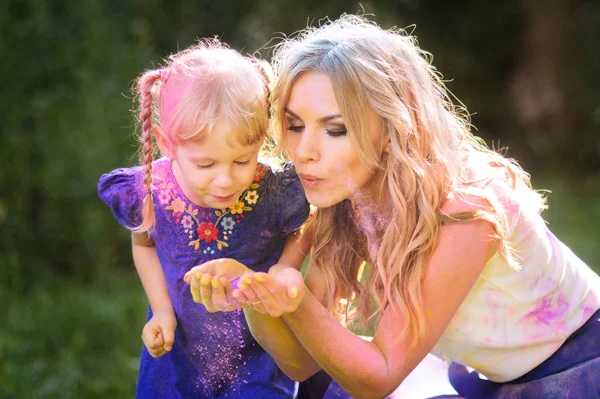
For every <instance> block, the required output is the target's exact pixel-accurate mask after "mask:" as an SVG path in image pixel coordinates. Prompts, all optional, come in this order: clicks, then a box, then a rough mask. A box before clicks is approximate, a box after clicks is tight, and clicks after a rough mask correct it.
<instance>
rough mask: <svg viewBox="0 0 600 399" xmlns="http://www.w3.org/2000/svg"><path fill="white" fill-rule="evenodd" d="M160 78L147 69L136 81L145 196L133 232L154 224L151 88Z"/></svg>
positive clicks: (152, 101)
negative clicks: (138, 224)
mask: <svg viewBox="0 0 600 399" xmlns="http://www.w3.org/2000/svg"><path fill="white" fill-rule="evenodd" d="M159 78H160V72H159V71H149V72H146V73H145V74H144V75H142V76H141V77H140V79H139V81H138V90H139V98H140V116H139V118H140V122H141V124H142V128H141V137H140V139H141V140H140V141H141V143H142V148H141V153H140V162H141V163H142V164H143V165H144V167H145V173H144V187H145V189H146V196H145V198H144V204H143V207H142V224H141V225H140V226H139V227H137V228H136V229H135V230H134V231H135V232H140V233H141V232H149V231H150V230H151V229H152V227H153V226H154V222H155V218H154V202H153V200H152V162H153V161H154V156H153V152H154V149H153V145H152V128H153V126H154V124H153V112H152V110H153V107H154V94H153V88H154V84H155V83H156V80H157V79H159Z"/></svg>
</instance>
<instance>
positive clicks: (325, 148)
mask: <svg viewBox="0 0 600 399" xmlns="http://www.w3.org/2000/svg"><path fill="white" fill-rule="evenodd" d="M285 111H286V118H287V123H286V128H287V132H286V138H287V148H286V149H287V150H288V151H289V153H290V155H291V157H292V161H293V162H294V165H295V166H296V171H297V172H298V175H299V176H300V179H301V181H302V185H303V186H304V190H305V192H306V197H307V199H308V202H310V203H311V204H312V205H315V206H317V207H329V206H332V205H335V204H337V203H339V202H341V201H343V200H345V199H351V200H359V199H365V198H366V199H374V198H375V197H374V195H375V192H376V191H377V188H378V187H379V184H380V181H381V179H378V178H377V176H375V172H374V171H372V170H370V169H369V168H368V167H367V166H366V165H365V163H364V162H363V161H362V160H361V159H360V157H359V154H358V150H357V148H355V147H354V146H353V145H352V142H351V141H350V137H349V136H348V133H347V129H346V125H345V123H344V118H343V116H342V115H341V113H340V109H339V107H338V103H337V101H336V99H335V95H334V93H333V87H332V86H331V81H330V80H329V77H328V76H327V74H325V73H323V72H308V73H305V74H302V75H301V76H300V77H299V78H298V79H297V80H296V81H295V82H294V84H293V86H292V90H291V93H290V99H289V101H288V103H287V106H286V108H285ZM370 114H371V115H370ZM364 117H365V118H368V117H369V118H372V121H370V122H371V123H369V126H371V127H370V131H369V135H370V140H371V143H372V145H374V146H375V148H383V146H382V140H383V135H382V132H381V129H380V128H376V127H375V126H379V125H378V124H377V123H376V122H377V119H376V116H375V114H374V113H373V112H372V111H368V110H365V112H364Z"/></svg>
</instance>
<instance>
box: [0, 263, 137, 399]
mask: <svg viewBox="0 0 600 399" xmlns="http://www.w3.org/2000/svg"><path fill="white" fill-rule="evenodd" d="M111 280H113V281H110V288H104V289H103V288H90V287H86V286H81V285H79V284H75V283H73V282H68V281H59V280H57V281H43V282H40V283H38V284H36V285H35V289H34V290H33V291H32V292H31V293H30V294H28V295H27V296H25V297H23V296H22V294H16V293H12V294H10V293H2V294H0V303H2V304H4V307H5V309H6V312H5V316H4V317H3V318H2V321H1V323H2V324H0V327H1V329H0V397H2V398H40V399H41V398H48V399H50V398H63V399H68V398H132V397H133V396H134V392H135V383H136V376H137V369H138V356H139V352H140V349H141V340H140V338H139V337H140V334H141V329H142V327H143V322H144V320H145V307H146V305H145V303H146V300H145V297H144V295H143V292H142V289H141V285H140V283H139V282H138V281H136V280H137V276H135V275H133V274H131V273H130V274H127V275H121V274H120V275H115V276H114V278H113V279H111Z"/></svg>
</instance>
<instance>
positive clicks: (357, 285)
mask: <svg viewBox="0 0 600 399" xmlns="http://www.w3.org/2000/svg"><path fill="white" fill-rule="evenodd" d="M274 68H275V71H276V75H277V82H276V87H275V89H274V92H273V95H274V106H275V109H276V115H277V118H278V127H279V130H280V133H281V137H280V139H281V145H282V147H283V148H284V149H285V150H286V151H287V152H288V153H289V155H290V156H291V158H292V160H293V163H294V164H295V167H296V170H297V172H298V174H299V176H300V178H301V181H302V184H303V187H304V190H305V193H306V196H307V199H308V201H309V202H310V203H311V204H312V205H314V206H315V207H317V211H316V214H315V215H314V217H313V218H312V219H311V221H310V223H309V227H308V229H307V230H306V234H305V237H306V238H307V239H309V240H308V241H310V240H312V242H313V250H312V256H311V258H310V266H309V270H308V274H307V276H306V280H305V281H303V280H302V278H301V277H300V274H299V273H298V272H297V271H296V270H295V269H293V268H287V269H284V270H283V271H281V272H279V270H281V268H279V267H278V268H276V269H271V270H270V272H269V273H257V274H255V275H254V276H253V277H251V278H248V279H247V281H245V282H244V283H242V284H238V285H237V289H235V290H234V291H232V294H231V295H230V296H227V297H232V298H237V299H238V300H239V301H241V302H245V301H247V302H252V303H255V302H256V301H257V300H260V301H261V306H260V307H254V308H252V309H246V310H245V314H246V318H247V320H248V322H249V326H250V329H251V331H252V333H253V335H254V336H255V338H256V339H257V341H258V342H259V343H260V344H261V345H262V346H263V347H264V348H265V350H266V351H267V352H269V353H270V354H271V355H272V356H273V358H274V359H275V360H276V362H277V363H278V365H279V366H280V368H281V369H282V370H283V371H284V372H286V374H288V375H289V376H290V377H292V378H293V379H296V380H303V379H306V378H307V377H308V376H310V375H312V374H313V373H315V371H317V370H319V369H320V368H322V369H324V370H325V371H327V372H328V373H329V374H330V375H331V376H332V377H333V378H334V380H336V381H337V382H338V383H339V384H340V385H341V386H342V387H343V388H344V389H345V390H346V391H347V392H348V393H349V394H350V395H351V396H352V397H354V398H381V397H385V396H386V395H388V394H390V393H391V392H392V391H394V390H395V389H396V387H398V386H399V385H400V384H401V383H402V381H403V380H404V379H405V378H406V376H407V375H409V373H410V372H411V370H413V369H414V367H415V366H416V365H417V364H419V362H420V361H421V360H422V359H423V358H424V357H425V356H426V355H427V354H428V353H429V352H433V353H434V354H437V355H439V356H440V357H443V358H445V359H449V360H452V361H454V362H455V363H454V366H452V367H451V368H450V381H451V382H452V384H453V385H454V387H455V389H456V390H457V392H458V393H459V394H460V395H461V396H463V397H467V398H500V397H502V398H513V397H527V398H529V397H543V398H555V397H566V396H568V397H570V398H574V397H577V398H591V397H600V320H599V319H600V312H599V310H598V309H599V308H600V277H598V275H597V274H595V273H594V272H593V271H592V270H591V269H590V268H588V266H586V265H585V264H584V263H583V262H582V261H581V260H579V259H578V258H577V257H576V256H575V255H574V254H573V253H572V252H571V251H570V250H569V249H568V248H567V247H566V246H565V245H564V244H563V243H561V242H560V241H559V240H558V239H557V238H556V237H555V236H554V235H553V234H552V233H551V232H550V231H549V230H548V229H547V227H546V225H545V223H544V221H543V220H542V218H541V216H540V211H541V210H543V209H544V208H545V202H544V199H543V198H542V197H541V196H540V195H539V193H537V192H536V191H534V190H532V188H531V186H530V182H529V176H528V174H527V173H525V172H524V171H523V170H522V169H521V167H520V166H519V165H518V164H516V163H515V162H514V161H512V160H509V159H506V158H504V157H503V156H502V155H500V154H498V153H496V152H494V151H492V150H490V149H488V148H487V147H486V146H485V144H484V143H483V142H482V141H481V140H480V139H478V138H476V137H475V136H474V135H473V134H471V133H470V131H469V122H468V120H467V117H466V115H467V114H466V111H465V110H464V109H462V108H460V107H457V106H455V105H453V104H452V102H451V100H450V99H449V95H448V93H447V91H446V89H445V87H444V84H443V83H442V82H441V81H440V78H439V74H438V73H437V72H436V70H435V69H434V68H433V67H432V66H431V65H430V63H429V57H428V55H427V53H424V52H423V51H422V50H420V49H419V48H418V47H417V44H416V42H415V39H414V38H413V37H411V36H410V35H408V34H406V33H405V32H403V31H400V30H387V31H386V30H383V29H381V28H380V27H378V26H377V25H375V24H373V23H370V22H368V21H366V20H365V19H363V18H361V17H356V16H344V17H342V18H340V19H339V20H336V21H333V22H330V23H327V24H325V25H324V26H322V27H319V28H314V29H307V30H305V31H303V32H301V33H300V34H299V35H297V36H296V37H295V38H293V39H290V40H287V41H285V42H284V43H283V44H281V46H280V47H278V49H277V51H276V53H275V54H274ZM365 263H366V264H369V265H372V267H370V268H369V267H367V268H366V270H365V273H364V274H363V275H362V277H361V276H360V272H361V267H362V266H363V265H364V264H365ZM213 266H214V265H213V264H209V265H205V266H203V269H198V270H203V271H204V272H206V273H211V274H212V275H218V276H219V277H220V276H221V275H222V273H220V270H219V268H218V267H217V268H215V267H213ZM239 267H240V268H243V266H242V265H239ZM199 274H202V273H199ZM305 288H308V289H305ZM192 290H193V291H195V292H197V295H198V296H202V299H203V301H204V303H207V304H208V303H211V301H217V300H222V299H223V298H224V297H225V296H226V295H225V293H224V292H225V291H223V290H222V289H219V290H211V289H210V285H202V284H199V283H198V281H192ZM352 303H358V306H357V307H352V305H351V304H352ZM355 322H359V323H362V324H363V325H373V326H374V327H375V334H374V338H373V340H372V341H370V342H369V341H365V340H362V339H361V338H359V337H358V336H356V335H355V334H354V333H352V332H351V331H350V330H348V329H347V328H346V326H348V325H350V324H352V323H355ZM459 365H461V366H459ZM462 366H467V367H469V368H471V369H474V371H473V372H471V373H470V372H469V371H467V369H466V368H465V367H462ZM484 377H485V378H484Z"/></svg>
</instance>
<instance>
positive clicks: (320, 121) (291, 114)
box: [285, 108, 342, 123]
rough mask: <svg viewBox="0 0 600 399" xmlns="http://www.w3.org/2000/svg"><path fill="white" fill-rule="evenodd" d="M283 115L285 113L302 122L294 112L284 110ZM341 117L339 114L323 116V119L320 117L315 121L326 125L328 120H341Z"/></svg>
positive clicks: (287, 109)
mask: <svg viewBox="0 0 600 399" xmlns="http://www.w3.org/2000/svg"><path fill="white" fill-rule="evenodd" d="M285 113H286V114H289V115H290V116H292V117H293V118H296V119H298V120H299V121H301V120H302V118H300V117H299V116H298V115H296V114H295V113H294V112H292V111H290V109H289V108H285ZM341 117H342V115H341V114H333V115H327V116H324V117H322V118H319V119H318V120H317V122H319V123H327V122H329V121H330V120H333V119H337V118H341Z"/></svg>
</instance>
